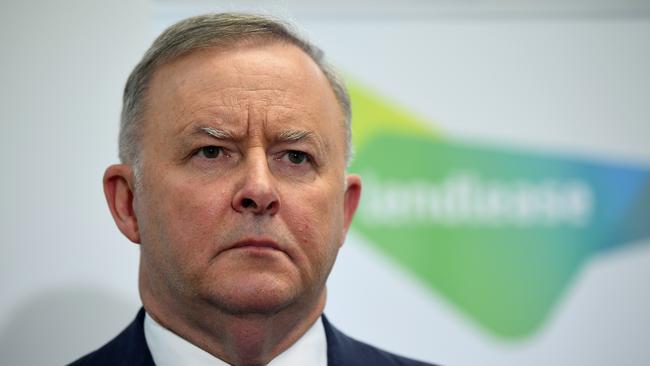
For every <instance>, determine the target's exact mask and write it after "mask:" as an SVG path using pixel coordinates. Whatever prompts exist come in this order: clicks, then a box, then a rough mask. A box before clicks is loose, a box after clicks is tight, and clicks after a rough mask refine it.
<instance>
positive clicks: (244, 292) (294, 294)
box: [204, 273, 301, 315]
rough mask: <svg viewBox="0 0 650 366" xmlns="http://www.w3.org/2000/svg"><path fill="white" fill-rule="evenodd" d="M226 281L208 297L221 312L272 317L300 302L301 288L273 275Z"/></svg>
mask: <svg viewBox="0 0 650 366" xmlns="http://www.w3.org/2000/svg"><path fill="white" fill-rule="evenodd" d="M233 277H237V278H229V279H222V280H221V281H219V283H218V284H216V285H215V286H210V289H209V290H208V293H205V294H204V296H205V297H206V300H207V301H208V302H209V303H211V304H212V305H213V306H215V307H217V308H219V309H220V310H221V311H223V312H225V313H227V314H232V315H245V314H251V315H253V314H260V315H271V314H276V313H279V312H281V311H282V310H284V309H286V308H288V307H290V306H291V305H292V304H294V303H296V302H297V301H299V299H300V297H301V296H300V295H301V291H300V290H299V289H300V288H301V286H299V285H298V284H296V283H294V282H293V281H288V279H286V278H282V276H277V275H274V274H272V273H255V274H249V275H244V276H233Z"/></svg>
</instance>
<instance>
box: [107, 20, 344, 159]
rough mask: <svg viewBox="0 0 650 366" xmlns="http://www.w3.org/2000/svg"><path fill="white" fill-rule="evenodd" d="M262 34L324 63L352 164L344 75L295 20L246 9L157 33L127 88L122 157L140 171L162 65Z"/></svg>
mask: <svg viewBox="0 0 650 366" xmlns="http://www.w3.org/2000/svg"><path fill="white" fill-rule="evenodd" d="M260 39H269V40H274V41H281V42H288V43H290V44H293V45H295V46H297V47H298V48H300V49H302V50H303V51H304V52H305V53H306V54H307V55H308V56H309V57H310V58H311V59H312V60H313V61H314V62H315V63H316V65H318V67H319V68H320V70H321V71H322V72H323V74H324V75H325V77H326V78H327V80H328V81H329V84H330V86H331V88H332V90H333V92H334V95H335V96H336V99H337V101H338V103H339V106H340V107H341V110H342V111H343V115H344V121H343V123H344V127H345V138H346V141H345V159H346V161H347V162H348V163H349V161H350V159H351V155H352V141H351V140H352V131H351V114H352V113H351V108H350V96H349V94H348V91H347V88H346V86H345V83H344V82H343V79H342V78H341V77H340V76H339V75H338V74H337V72H336V71H335V70H334V68H333V67H332V66H331V65H330V64H328V63H327V61H326V60H325V57H324V54H323V52H322V51H321V50H320V49H319V48H317V47H316V46H314V45H313V44H311V43H309V42H308V41H307V40H305V39H304V38H302V37H301V36H299V35H298V34H297V32H296V31H294V30H293V28H292V27H291V25H289V24H287V23H285V22H283V21H281V20H279V19H274V18H271V17H269V16H261V15H253V14H243V13H220V14H206V15H200V16H196V17H192V18H187V19H185V20H181V21H180V22H178V23H176V24H174V25H172V26H171V27H169V28H167V29H166V30H165V31H164V32H163V33H162V34H160V36H158V38H156V40H155V41H154V42H153V44H152V45H151V47H150V48H149V49H148V50H147V52H146V53H145V54H144V56H143V57H142V60H140V62H139V63H138V64H137V65H136V67H135V68H134V69H133V71H132V72H131V75H130V76H129V78H128V80H127V82H126V86H125V87H124V96H123V101H122V102H123V104H122V114H121V121H120V135H119V157H120V160H121V161H122V163H125V164H130V165H132V166H134V168H135V169H136V171H138V170H139V169H138V168H139V167H138V161H139V151H140V146H139V145H140V141H141V134H142V116H143V114H144V110H145V107H146V98H147V89H148V87H149V83H150V81H151V77H152V75H153V73H154V72H155V71H156V69H157V68H158V67H160V66H161V65H163V64H164V63H166V62H169V61H171V60H172V59H174V58H176V57H179V56H182V55H185V54H188V53H190V52H192V51H195V50H198V49H203V48H208V47H218V46H228V45H232V44H234V43H236V42H240V41H249V40H250V41H253V40H260Z"/></svg>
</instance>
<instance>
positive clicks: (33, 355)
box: [0, 0, 650, 365]
mask: <svg viewBox="0 0 650 366" xmlns="http://www.w3.org/2000/svg"><path fill="white" fill-rule="evenodd" d="M163 3H164V2H148V1H111V2H100V1H82V0H75V1H61V0H56V1H33V2H27V1H25V2H13V3H7V2H3V3H2V4H1V5H0V41H1V42H0V44H2V45H3V50H2V57H1V58H0V81H1V83H0V103H1V104H0V107H1V108H0V111H2V113H3V118H2V122H1V123H2V133H1V134H0V166H1V167H2V178H3V179H2V180H1V181H0V202H2V205H1V206H0V207H1V208H0V218H1V219H2V221H1V223H0V225H1V226H0V229H1V230H2V232H3V240H2V242H1V244H0V281H1V282H0V284H1V287H0V288H1V289H2V293H3V294H2V297H1V298H0V364H3V365H5V364H7V365H37V364H62V363H65V362H67V361H70V360H72V359H73V358H75V357H77V356H79V355H81V354H82V353H85V352H86V351H89V350H91V349H93V348H95V347H98V346H99V345H101V344H102V343H104V341H106V340H107V339H108V338H110V337H111V336H113V335H115V334H117V332H118V331H119V330H120V329H121V328H123V326H125V325H126V324H127V322H128V321H129V320H130V319H131V317H132V316H133V315H134V314H135V311H136V309H137V308H138V307H139V300H138V296H137V289H136V276H137V260H138V250H137V247H136V246H134V245H133V244H131V243H130V242H128V241H127V240H126V239H124V238H123V237H122V236H121V235H120V234H119V232H118V231H117V229H116V228H115V227H114V224H113V222H112V219H111V218H110V215H109V213H108V210H107V209H106V207H105V203H104V198H103V194H102V191H101V176H102V173H103V170H104V168H105V167H106V166H107V165H108V164H110V163H112V162H115V161H116V160H117V158H116V155H117V154H116V151H117V146H116V140H117V121H118V114H119V109H120V98H121V91H122V87H123V84H124V81H125V79H126V77H127V75H128V73H129V71H130V69H131V68H132V67H133V66H134V64H135V63H136V62H137V60H138V59H139V57H140V56H141V55H142V53H143V52H144V50H145V49H146V47H147V46H148V45H149V43H150V42H151V40H152V39H153V37H154V36H155V34H156V32H157V31H158V30H159V29H160V28H161V26H162V25H163V23H165V22H167V21H170V20H171V19H172V18H175V17H177V16H180V12H182V11H187V12H188V13H189V12H192V11H194V10H183V9H186V8H181V7H177V6H169V5H164V4H163ZM276 4H279V5H278V6H276V7H275V8H273V9H271V10H274V9H275V10H277V9H281V10H282V11H281V12H283V13H284V15H288V16H290V17H292V18H294V19H297V20H298V21H299V23H300V26H301V27H302V28H303V29H305V30H306V32H307V34H308V35H309V36H310V37H311V38H312V39H313V40H314V41H315V42H316V43H317V44H319V45H320V46H321V47H322V48H324V49H325V50H326V51H327V53H328V54H329V55H330V57H331V58H332V59H333V60H334V61H335V62H336V63H337V64H338V65H339V66H340V67H341V68H343V69H344V70H345V72H346V73H347V74H350V75H353V76H354V77H356V78H358V79H359V80H361V81H363V82H365V83H366V84H368V85H370V86H371V87H373V88H374V89H375V90H377V91H379V92H381V93H383V94H384V95H386V96H387V97H389V98H391V99H392V100H394V101H396V102H398V103H400V104H402V105H403V106H404V107H405V108H408V109H409V110H412V111H414V112H416V113H418V114H419V115H421V116H424V117H426V118H428V119H429V120H430V121H432V123H434V124H435V125H436V126H437V127H439V128H441V129H442V131H444V132H445V133H446V134H447V135H449V136H451V137H463V138H473V139H479V140H482V141H491V142H497V143H500V144H503V145H506V146H513V147H517V146H518V147H526V148H532V149H542V150H553V151H562V152H565V153H570V154H578V155H584V156H589V157H593V158H594V159H600V158H603V159H614V160H623V161H633V162H638V163H640V164H643V165H645V166H649V165H650V144H648V142H647V141H648V139H649V138H650V123H649V121H650V103H649V101H650V73H649V72H648V66H647V65H650V19H649V18H647V17H636V16H627V15H624V16H621V15H619V16H617V17H607V16H602V14H600V15H599V16H597V17H589V16H576V15H572V16H569V17H557V16H546V17H544V16H542V17H535V16H530V15H526V16H519V17H518V16H517V15H516V14H515V15H507V16H506V15H498V14H497V15H494V14H493V15H491V16H490V17H487V18H481V17H476V16H471V17H463V16H459V15H455V16H453V17H445V16H442V15H437V16H433V17H429V18H427V17H415V18H413V17H401V18H391V16H390V12H387V13H382V14H380V15H381V16H380V18H378V19H376V18H373V17H371V16H362V15H359V13H358V12H357V13H355V14H356V15H355V14H353V15H350V16H345V17H337V16H336V13H334V14H335V15H331V14H330V15H329V16H327V17H324V18H322V17H319V16H318V14H317V13H314V12H310V11H306V10H302V11H301V12H296V13H292V11H291V6H290V4H289V3H288V2H276ZM179 9H180V10H179ZM628 15H629V14H628ZM407 40H408V42H407ZM405 65H406V66H405ZM495 85H498V87H496V88H495ZM647 244H650V243H645V244H643V245H639V246H636V247H634V248H632V249H630V250H626V251H625V252H620V253H616V254H614V255H612V256H610V257H606V258H605V257H603V258H598V259H597V260H595V261H593V262H591V263H589V265H588V266H587V268H586V269H585V270H584V271H583V272H582V273H581V276H580V277H579V278H578V280H577V281H576V283H575V284H574V287H573V289H572V291H571V292H570V295H569V296H567V298H565V299H564V301H563V302H562V303H561V304H560V306H559V309H558V310H557V312H556V313H554V316H553V317H552V319H551V320H550V321H549V323H548V324H547V326H546V327H545V328H544V329H543V330H542V331H541V332H540V333H539V334H538V335H536V336H535V337H534V338H533V339H530V340H527V341H526V342H523V343H517V344H510V343H504V342H501V341H499V340H495V339H493V338H491V337H490V336H489V335H487V334H484V333H483V332H482V331H480V330H478V329H476V328H475V327H474V326H473V325H472V324H470V323H469V322H467V321H466V320H465V319H464V318H463V317H462V316H461V315H460V314H458V313H456V312H455V311H454V310H453V309H452V307H451V306H450V305H449V304H447V303H446V302H445V301H444V300H443V299H441V298H438V297H436V296H435V294H432V293H430V292H427V291H422V289H421V288H419V287H418V285H417V284H414V283H413V282H411V281H410V280H409V279H408V277H407V276H406V275H405V274H404V273H403V272H402V271H401V270H400V269H399V268H396V267H394V266H393V265H392V264H391V263H389V262H387V261H386V260H385V259H384V258H383V257H381V256H379V255H378V254H376V253H375V252H373V251H372V250H371V249H369V247H368V246H366V245H364V243H363V239H361V238H355V237H353V238H352V239H351V240H349V241H348V244H347V246H346V247H345V249H344V250H343V252H342V256H341V258H340V260H339V262H338V264H337V268H336V269H335V272H334V274H333V277H332V280H331V281H330V302H329V304H328V310H327V311H328V313H329V314H330V317H331V318H332V319H333V320H334V321H335V323H336V324H338V325H339V326H340V327H341V328H343V329H344V330H348V331H349V332H350V333H351V334H353V335H355V336H358V337H359V338H362V339H367V340H371V341H373V342H375V343H377V344H379V345H381V346H383V347H386V348H388V349H391V350H395V351H398V352H400V353H405V354H409V355H412V356H417V357H420V358H423V359H428V360H431V361H437V362H443V363H447V364H455V365H472V364H499V365H506V364H512V365H518V364H527V365H532V364H540V365H541V364H554V365H560V364H564V365H576V364H591V365H605V364H630V365H632V364H642V363H644V361H645V362H648V361H649V360H650V351H648V350H647V348H646V345H645V343H647V342H646V340H647V339H648V338H649V337H650V330H649V329H650V316H649V315H648V312H647V310H645V309H648V308H650V296H649V295H648V291H647V284H646V281H645V279H647V278H649V276H650V272H649V271H650V246H649V245H647ZM360 289H363V290H360ZM387 289H388V290H387ZM387 291H388V292H390V296H387V295H386V292H387ZM378 319H382V322H383V323H384V324H383V325H381V326H380V325H379V322H378Z"/></svg>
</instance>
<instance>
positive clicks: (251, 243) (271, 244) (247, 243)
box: [226, 239, 286, 254]
mask: <svg viewBox="0 0 650 366" xmlns="http://www.w3.org/2000/svg"><path fill="white" fill-rule="evenodd" d="M242 248H251V249H255V248H259V249H273V250H277V251H280V252H283V253H285V251H284V250H283V249H282V248H281V247H280V245H278V243H276V242H275V241H273V240H268V239H245V240H240V241H238V242H236V243H235V244H233V245H232V246H230V247H228V248H227V249H226V250H231V249H242ZM285 254H286V253H285Z"/></svg>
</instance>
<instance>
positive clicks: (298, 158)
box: [286, 150, 309, 165]
mask: <svg viewBox="0 0 650 366" xmlns="http://www.w3.org/2000/svg"><path fill="white" fill-rule="evenodd" d="M286 156H287V159H289V161H290V162H292V163H293V164H296V165H299V164H302V163H304V162H305V161H308V160H309V155H308V154H307V153H304V152H302V151H296V150H290V151H288V152H287V154H286Z"/></svg>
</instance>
